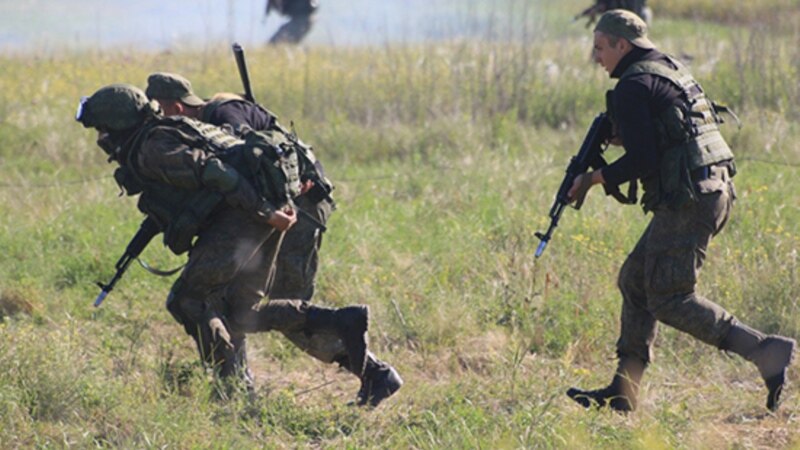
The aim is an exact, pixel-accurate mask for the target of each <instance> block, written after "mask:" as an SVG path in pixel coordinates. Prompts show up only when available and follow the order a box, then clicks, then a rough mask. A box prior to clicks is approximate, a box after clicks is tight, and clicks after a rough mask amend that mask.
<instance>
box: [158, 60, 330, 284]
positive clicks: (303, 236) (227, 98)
mask: <svg viewBox="0 0 800 450" xmlns="http://www.w3.org/2000/svg"><path fill="white" fill-rule="evenodd" d="M161 76H164V74H161ZM152 77H153V75H151V77H150V78H151V79H152ZM150 84H152V81H150ZM200 119H201V120H202V121H203V122H207V123H210V124H214V125H230V126H232V127H233V128H234V129H238V128H239V127H241V126H243V125H244V126H248V127H250V128H253V129H255V130H270V129H278V128H280V127H281V125H280V124H278V122H277V117H276V116H275V115H274V114H272V113H271V112H269V111H267V110H265V109H264V108H262V107H260V106H259V105H257V104H255V103H252V102H248V101H246V100H244V99H242V98H241V97H239V96H235V95H233V94H217V95H215V96H213V97H212V98H211V99H210V100H209V101H208V102H206V103H205V104H204V105H203V107H202V109H201V111H200ZM317 170H318V171H319V172H322V171H323V169H322V166H321V164H320V163H319V162H317ZM315 192H318V191H313V192H309V193H307V194H303V195H301V196H299V197H297V198H295V199H294V204H295V206H296V207H297V208H299V209H302V210H303V211H305V212H306V213H307V214H308V215H309V216H310V217H311V218H313V220H314V221H315V222H317V223H314V222H312V221H310V220H307V219H306V218H303V217H300V218H299V219H298V221H297V223H296V224H295V225H294V226H293V227H292V228H290V229H289V230H287V231H286V234H285V236H284V238H283V245H281V249H280V252H279V253H278V259H277V262H276V272H275V279H274V281H273V284H272V290H271V291H270V295H271V296H272V297H273V298H298V299H303V300H311V298H312V297H313V295H314V290H315V279H316V275H317V268H318V266H319V250H320V247H321V246H322V235H323V230H322V229H321V228H320V227H319V225H318V224H322V225H326V224H327V223H328V219H329V218H330V216H331V214H332V213H333V211H334V210H335V209H336V206H335V204H334V202H333V200H332V199H331V198H330V196H326V197H322V196H314V195H313V194H314V193H315Z"/></svg>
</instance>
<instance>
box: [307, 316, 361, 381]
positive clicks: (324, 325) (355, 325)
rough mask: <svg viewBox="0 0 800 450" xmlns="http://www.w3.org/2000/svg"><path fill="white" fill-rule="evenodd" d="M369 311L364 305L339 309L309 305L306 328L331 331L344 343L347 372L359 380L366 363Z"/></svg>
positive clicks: (310, 330)
mask: <svg viewBox="0 0 800 450" xmlns="http://www.w3.org/2000/svg"><path fill="white" fill-rule="evenodd" d="M368 326H369V309H368V308H367V306H365V305H357V306H347V307H345V308H339V309H328V308H320V307H318V306H313V305H310V306H309V307H308V312H307V321H306V328H307V329H308V331H309V332H311V333H313V332H314V331H315V330H333V331H335V332H336V334H337V335H338V336H339V338H340V339H341V340H342V342H343V343H344V347H345V351H346V352H347V360H348V370H349V371H351V372H352V373H354V374H355V375H356V376H358V377H359V378H360V377H361V376H362V375H363V374H364V367H365V365H366V361H367V328H368Z"/></svg>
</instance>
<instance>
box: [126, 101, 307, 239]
mask: <svg viewBox="0 0 800 450" xmlns="http://www.w3.org/2000/svg"><path fill="white" fill-rule="evenodd" d="M159 127H163V128H166V129H168V130H169V131H170V132H171V133H173V134H174V135H175V136H176V137H177V138H178V139H179V140H180V141H181V142H183V143H184V144H186V145H187V146H189V147H192V148H197V149H203V150H204V151H206V152H207V153H210V154H214V155H216V156H217V157H218V158H219V159H220V160H221V161H223V162H225V163H227V164H230V165H231V166H233V167H234V168H235V169H236V170H237V171H238V172H239V173H240V174H241V175H242V176H243V177H244V178H245V179H247V180H248V181H250V182H251V183H252V184H253V186H254V187H255V188H256V192H257V193H258V194H260V195H261V196H262V197H263V198H264V199H266V200H267V201H269V202H270V203H272V204H273V205H274V206H275V207H277V208H280V207H282V206H284V205H286V204H287V203H288V202H289V201H291V198H292V197H293V196H295V195H297V194H298V193H299V191H300V182H299V175H298V173H297V158H296V156H293V155H292V154H290V153H288V152H284V151H283V150H281V149H279V148H277V147H276V146H275V145H274V144H273V142H272V141H270V140H269V139H268V138H267V137H264V136H258V133H253V136H245V138H244V139H239V138H236V137H234V136H232V135H230V134H228V133H226V132H225V131H224V130H223V129H221V128H219V127H216V126H214V125H210V124H206V123H202V122H198V121H196V120H192V119H189V118H185V117H159V118H157V119H154V120H151V121H149V122H147V123H146V124H145V125H144V126H143V127H142V128H141V129H140V130H139V131H138V132H137V134H136V135H135V136H134V137H133V138H132V139H131V141H129V142H130V144H129V145H127V146H126V148H125V149H124V151H123V152H122V154H121V155H120V156H122V157H121V158H118V161H119V163H120V167H119V168H117V170H116V171H115V172H114V178H115V179H116V180H117V183H118V184H119V186H120V187H121V188H122V189H123V191H124V192H125V193H126V194H127V195H137V194H141V195H140V196H139V201H138V204H137V206H138V207H139V210H141V211H142V212H143V213H145V214H147V215H148V216H149V217H152V218H153V219H154V220H155V221H156V222H157V223H158V225H159V228H160V229H161V230H162V231H163V232H164V244H165V245H166V246H167V247H169V249H170V250H172V251H173V252H174V253H175V254H178V255H180V254H182V253H184V252H186V251H188V250H189V249H190V248H191V246H192V242H193V240H194V237H195V236H197V234H198V233H199V232H200V230H201V228H202V226H203V225H204V223H205V222H206V221H207V220H208V219H209V218H210V217H211V216H212V215H213V214H214V213H215V212H217V211H218V210H220V209H221V208H222V203H223V201H224V195H223V194H222V193H220V192H217V191H214V190H211V189H208V188H199V189H193V190H189V189H180V188H178V187H175V186H171V185H167V184H164V183H160V182H157V181H154V180H150V179H148V178H145V177H142V176H141V175H139V172H138V170H139V169H138V168H137V164H136V162H135V161H136V154H137V153H138V151H139V150H140V147H141V145H142V143H143V142H144V141H145V140H146V138H147V137H148V136H149V135H150V133H152V132H153V131H154V130H155V129H157V128H159Z"/></svg>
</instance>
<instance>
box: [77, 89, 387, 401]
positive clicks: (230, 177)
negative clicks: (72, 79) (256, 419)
mask: <svg viewBox="0 0 800 450" xmlns="http://www.w3.org/2000/svg"><path fill="white" fill-rule="evenodd" d="M76 118H77V120H78V121H79V122H81V123H82V124H83V125H84V127H87V128H89V127H91V128H95V129H96V130H97V131H98V140H97V144H98V146H99V147H100V148H102V149H103V151H105V153H106V154H107V155H108V157H109V162H110V161H114V162H116V163H117V165H118V167H117V169H116V171H115V173H114V177H115V179H116V180H117V182H118V183H119V185H120V187H121V188H122V189H123V191H124V192H125V193H126V194H127V195H138V197H139V198H138V204H137V205H138V207H139V209H140V210H141V211H142V212H143V213H145V214H146V215H147V216H148V218H149V219H152V220H153V221H154V222H155V223H156V224H157V225H158V227H159V229H160V230H161V231H162V232H163V234H164V244H165V245H166V246H167V247H169V249H170V250H171V251H172V252H173V253H175V254H183V253H185V252H189V260H188V262H187V264H186V266H185V267H184V269H183V271H182V272H181V275H180V277H179V278H178V280H177V281H176V282H175V283H174V285H173V287H172V289H171V291H170V294H169V297H168V299H167V309H168V310H169V311H170V313H172V315H173V316H174V317H175V319H176V320H177V321H178V322H179V323H181V324H182V325H183V326H184V329H185V331H186V333H187V334H189V335H190V336H192V338H193V339H194V340H195V343H196V344H197V349H198V351H199V353H200V356H201V358H202V359H203V361H204V362H205V363H206V364H207V365H209V366H210V367H212V368H213V369H214V371H215V372H216V373H218V374H219V375H220V376H221V377H222V378H223V379H225V378H227V379H231V378H228V377H230V376H232V375H233V376H235V378H233V379H234V380H235V379H245V380H247V379H248V378H249V374H247V373H246V371H247V368H246V365H244V364H243V362H244V361H246V359H245V358H244V357H243V355H237V354H236V353H237V352H238V351H241V350H243V348H244V346H243V342H244V336H245V333H253V332H262V331H270V330H276V331H280V332H282V333H283V334H285V335H287V337H290V339H292V342H293V343H295V344H296V345H298V346H300V347H301V348H302V349H303V350H304V351H306V352H307V353H309V354H311V355H312V356H314V357H315V358H317V359H320V360H322V361H324V362H327V363H332V362H336V363H339V364H340V365H342V366H343V367H344V368H346V369H347V370H349V371H350V372H352V373H353V374H355V375H356V376H358V377H359V378H360V379H361V381H362V385H361V389H360V391H359V394H358V403H359V404H361V405H371V406H377V404H378V403H380V402H381V401H382V400H384V399H385V398H387V397H389V396H390V395H392V394H393V393H394V392H395V391H396V390H397V389H399V388H400V386H401V385H402V380H401V379H400V377H399V376H398V375H397V372H395V371H394V370H393V369H391V370H385V371H383V372H380V373H378V374H376V375H375V377H374V378H372V379H369V378H368V377H367V376H365V371H364V368H365V365H366V360H367V336H366V332H367V321H368V309H367V307H366V306H362V305H359V306H349V307H345V308H339V309H329V308H322V307H318V306H315V305H312V304H310V303H309V302H307V301H304V300H302V299H276V298H271V299H267V298H266V297H267V295H268V294H269V288H270V284H271V280H272V276H273V273H274V261H275V258H276V255H277V253H278V251H279V249H280V246H281V241H282V238H283V235H284V232H285V231H286V230H287V229H290V228H291V227H292V226H293V225H294V224H295V222H296V221H297V216H296V214H295V211H294V209H293V207H292V203H291V199H292V198H294V197H296V196H297V195H299V194H300V193H301V192H302V186H301V184H300V182H299V174H298V173H297V168H298V165H297V160H296V159H292V152H290V151H289V150H290V149H287V151H285V152H284V151H278V148H277V147H276V144H275V143H274V142H272V141H270V139H271V137H270V136H269V135H268V134H261V133H255V132H250V133H246V134H244V135H243V136H241V137H236V136H233V135H231V134H228V133H226V132H225V131H224V130H223V129H221V128H219V127H216V126H213V125H210V124H205V123H203V122H199V121H196V120H194V119H190V118H185V117H165V116H163V115H162V114H161V111H160V108H159V106H158V104H157V103H156V102H154V101H149V100H148V98H147V96H146V95H145V93H144V92H143V91H141V90H140V89H138V88H136V87H134V86H131V85H125V84H113V85H109V86H106V87H103V88H101V89H99V90H98V91H97V92H95V93H94V94H93V95H92V96H90V97H88V98H84V99H82V100H81V103H80V106H79V109H78V114H77V116H76ZM295 156H296V155H295ZM254 167H258V168H259V171H258V172H253V173H250V171H251V170H254V169H253V168H254ZM245 174H247V175H249V176H245ZM256 175H257V176H258V177H259V178H253V177H255V176H256ZM239 344H241V345H239Z"/></svg>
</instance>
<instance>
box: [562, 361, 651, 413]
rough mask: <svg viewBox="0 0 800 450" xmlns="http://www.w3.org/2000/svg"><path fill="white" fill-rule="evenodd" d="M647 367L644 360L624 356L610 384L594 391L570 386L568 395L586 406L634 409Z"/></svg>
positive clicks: (619, 410) (617, 409)
mask: <svg viewBox="0 0 800 450" xmlns="http://www.w3.org/2000/svg"><path fill="white" fill-rule="evenodd" d="M645 367H646V364H645V363H644V361H642V360H640V359H638V358H631V357H622V358H620V360H619V366H618V367H617V372H616V373H615V374H614V379H613V380H611V384H610V385H608V386H606V387H604V388H602V389H596V390H593V391H584V390H581V389H577V388H570V389H569V390H568V391H567V395H568V396H569V398H571V399H573V400H575V402H576V403H578V404H579V405H581V406H583V407H584V408H590V407H592V406H595V407H597V408H603V407H606V406H608V407H609V408H611V409H613V410H614V411H618V412H629V411H633V410H635V409H636V406H637V396H638V393H639V382H640V381H641V379H642V375H643V374H644V369H645Z"/></svg>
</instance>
